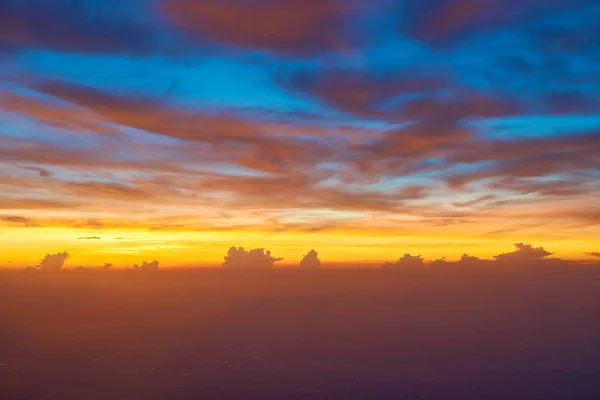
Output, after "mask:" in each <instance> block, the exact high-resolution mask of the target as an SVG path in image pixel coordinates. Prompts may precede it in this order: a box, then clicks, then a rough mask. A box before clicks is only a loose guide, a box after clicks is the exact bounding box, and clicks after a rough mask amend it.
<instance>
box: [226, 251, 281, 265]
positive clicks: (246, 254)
mask: <svg viewBox="0 0 600 400" xmlns="http://www.w3.org/2000/svg"><path fill="white" fill-rule="evenodd" d="M281 260H283V258H275V257H273V256H272V255H271V251H270V250H266V251H265V249H252V250H249V251H247V250H244V248H243V247H238V248H236V247H232V248H230V249H229V251H228V252H227V255H226V256H225V262H224V263H223V266H222V267H223V268H225V269H270V268H273V267H274V266H275V263H276V262H277V261H281Z"/></svg>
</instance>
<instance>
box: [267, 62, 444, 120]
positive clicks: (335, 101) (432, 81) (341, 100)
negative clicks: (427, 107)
mask: <svg viewBox="0 0 600 400" xmlns="http://www.w3.org/2000/svg"><path fill="white" fill-rule="evenodd" d="M278 82H279V83H280V85H282V86H283V87H284V88H286V89H288V90H290V91H292V92H294V93H301V94H307V95H309V96H311V97H314V98H316V99H318V100H320V101H323V102H324V103H326V104H328V105H330V106H332V107H333V108H335V109H338V110H340V111H344V112H347V113H350V114H353V115H358V116H365V117H377V116H383V115H386V112H385V111H384V106H385V104H386V102H388V101H389V100H390V99H392V98H393V97H395V96H399V95H407V94H418V93H422V92H424V91H429V90H432V89H437V88H441V87H444V86H447V81H445V80H442V79H439V78H435V77H428V76H425V75H424V74H423V73H419V72H418V71H414V73H411V72H404V73H401V74H400V73H397V74H393V75H390V74H383V73H382V74H374V73H371V72H369V71H355V70H345V69H342V70H338V69H324V70H319V69H316V70H300V71H294V72H292V73H291V74H288V75H287V76H285V75H283V74H282V75H280V76H279V78H278Z"/></svg>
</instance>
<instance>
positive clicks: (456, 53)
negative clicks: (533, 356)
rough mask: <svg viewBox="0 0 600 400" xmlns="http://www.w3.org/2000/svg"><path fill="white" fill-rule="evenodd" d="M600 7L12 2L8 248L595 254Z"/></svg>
mask: <svg viewBox="0 0 600 400" xmlns="http://www.w3.org/2000/svg"><path fill="white" fill-rule="evenodd" d="M596 3H597V2H594V1H587V0H583V1H579V2H577V4H575V5H574V4H572V2H567V1H563V0H551V1H529V2H522V1H512V0H511V1H507V2H503V3H502V5H501V6H500V5H498V4H495V2H490V1H476V0H470V1H464V0H444V1H432V0H431V1H430V0H426V1H421V0H419V1H416V0H415V1H405V2H393V1H388V0H376V1H366V0H324V1H319V2H316V3H314V4H313V3H311V4H307V3H306V2H305V1H299V0H282V1H274V0H251V1H237V0H227V1H222V0H218V1H217V0H198V1H192V0H156V1H143V0H126V1H121V2H119V3H118V4H117V5H114V4H111V5H108V4H107V3H106V2H102V1H97V0H92V1H86V2H72V1H67V0H56V1H53V2H52V6H50V5H49V4H48V2H45V1H41V0H35V1H31V0H27V1H25V0H7V1H3V2H2V4H0V191H1V192H0V193H2V195H1V196H0V225H1V229H0V230H2V231H3V238H5V239H4V240H6V241H8V242H9V244H10V246H9V247H10V248H14V249H15V250H12V251H11V253H10V254H9V255H8V256H10V258H11V259H14V260H17V262H24V260H25V255H26V254H31V251H32V250H33V249H34V247H33V246H34V245H33V243H35V244H36V246H37V247H39V246H38V245H39V244H40V243H47V244H48V246H49V247H50V248H52V246H59V248H62V247H66V248H69V249H73V251H72V256H73V257H74V258H76V260H77V261H76V262H77V263H80V264H91V263H93V260H97V259H99V258H102V257H110V258H109V259H111V260H114V262H115V263H116V264H123V263H129V264H128V265H132V264H133V263H134V262H135V260H136V259H139V257H145V256H147V257H156V258H158V259H160V260H161V261H163V260H164V261H165V262H166V263H168V264H169V265H171V264H186V263H193V262H196V261H194V260H202V259H207V260H209V261H211V262H218V260H220V259H221V254H222V252H224V251H227V248H228V246H229V244H230V243H243V244H244V246H245V248H259V247H260V246H267V247H269V248H271V249H273V251H274V252H276V253H277V254H281V255H282V256H283V257H285V258H286V259H301V258H302V255H303V254H305V253H304V252H305V251H306V248H311V247H312V246H315V245H316V244H318V245H320V246H319V250H320V253H321V254H322V255H323V257H324V258H326V259H328V260H335V261H340V262H348V261H374V262H375V261H377V262H383V261H385V260H386V259H391V258H390V257H391V256H392V255H395V253H396V252H397V249H398V248H401V247H406V248H409V249H411V251H412V249H416V251H417V252H422V253H423V254H426V253H427V254H432V255H433V256H434V257H436V256H440V257H441V256H448V257H451V258H452V259H454V260H458V259H459V258H460V255H461V254H462V253H464V252H465V251H467V252H468V253H469V254H473V255H472V256H469V257H481V258H489V257H491V256H493V255H494V254H500V253H501V251H503V249H506V246H507V244H510V243H514V242H515V241H520V240H525V241H527V242H535V243H543V244H544V245H545V246H548V248H553V249H556V250H555V251H556V252H557V256H559V257H568V258H570V259H586V258H587V259H593V258H594V255H593V253H590V249H592V250H593V249H594V244H595V243H598V242H599V241H600V230H599V223H600V207H599V206H598V205H597V203H598V202H597V201H594V200H595V199H597V198H599V197H600V184H599V182H600V174H599V172H598V171H600V157H599V156H598V154H600V95H599V94H598V93H600V83H599V82H600V75H599V74H598V71H599V70H600V50H599V48H598V46H597V43H598V40H599V39H600V30H599V29H598V27H597V20H598V18H599V17H600V6H599V5H598V4H596ZM116 237H127V238H134V239H127V240H119V241H115V240H113V238H116ZM25 238H27V239H28V242H29V243H32V244H31V245H27V244H26V240H25ZM78 238H81V240H79V241H77V239H78ZM92 238H101V239H96V240H83V239H92ZM324 238H327V241H326V242H323V240H325V239H324ZM32 239H33V240H32ZM322 243H326V245H325V246H322V245H321V244H322ZM36 250H37V249H36ZM236 251H237V250H236ZM532 251H537V250H536V249H527V248H524V249H518V251H517V253H519V252H523V253H522V254H520V253H519V257H520V256H524V255H526V254H530V253H528V252H532ZM181 254H185V256H182V255H181ZM236 254H237V253H236ZM240 254H245V253H240ZM77 257H79V258H77ZM315 257H316V255H315ZM410 257H412V256H410ZM515 257H516V256H515ZM150 259H152V258H150ZM472 261H473V260H472V259H471V258H469V259H466V261H465V262H472ZM401 262H402V263H404V262H406V263H418V260H417V259H413V258H407V259H405V260H404V261H401ZM150 264H151V263H150Z"/></svg>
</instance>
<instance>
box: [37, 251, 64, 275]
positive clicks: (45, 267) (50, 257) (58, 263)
mask: <svg viewBox="0 0 600 400" xmlns="http://www.w3.org/2000/svg"><path fill="white" fill-rule="evenodd" d="M67 258H69V253H67V252H66V251H63V252H62V253H56V254H46V256H45V257H44V258H43V259H42V260H41V261H40V263H39V264H38V265H37V268H39V269H40V270H41V271H49V272H54V271H60V270H61V269H62V267H63V265H64V264H65V261H67Z"/></svg>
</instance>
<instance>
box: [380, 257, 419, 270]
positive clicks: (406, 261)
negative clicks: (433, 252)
mask: <svg viewBox="0 0 600 400" xmlns="http://www.w3.org/2000/svg"><path fill="white" fill-rule="evenodd" d="M423 266H425V259H424V258H423V257H421V256H420V255H418V256H412V255H410V254H405V255H404V256H402V257H401V258H400V259H398V261H396V262H394V263H390V262H386V263H385V264H383V265H382V267H383V268H398V267H401V268H412V267H423Z"/></svg>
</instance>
